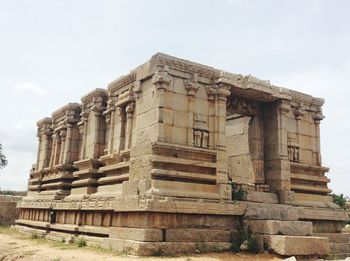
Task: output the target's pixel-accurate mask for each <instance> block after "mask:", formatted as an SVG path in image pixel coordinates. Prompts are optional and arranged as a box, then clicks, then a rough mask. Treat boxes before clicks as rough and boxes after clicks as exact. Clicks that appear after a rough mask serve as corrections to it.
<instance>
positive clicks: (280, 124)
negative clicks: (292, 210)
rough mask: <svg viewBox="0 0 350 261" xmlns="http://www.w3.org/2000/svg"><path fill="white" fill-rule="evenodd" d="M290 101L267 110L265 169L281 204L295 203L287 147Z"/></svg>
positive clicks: (275, 104) (271, 187)
mask: <svg viewBox="0 0 350 261" xmlns="http://www.w3.org/2000/svg"><path fill="white" fill-rule="evenodd" d="M290 110H291V106H290V104H289V101H287V100H279V101H277V102H275V103H274V104H270V105H269V106H268V108H266V113H265V114H266V117H265V122H264V123H265V126H264V129H265V130H266V135H265V141H266V143H265V146H266V147H265V152H266V154H265V166H266V167H265V169H266V182H267V184H268V185H269V186H270V189H271V190H272V191H276V192H278V193H279V199H280V203H283V204H289V203H292V201H293V193H292V192H291V191H290V190H291V183H290V165H289V159H288V145H287V140H288V139H287V114H288V112H289V111H290Z"/></svg>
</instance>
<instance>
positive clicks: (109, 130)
mask: <svg viewBox="0 0 350 261" xmlns="http://www.w3.org/2000/svg"><path fill="white" fill-rule="evenodd" d="M103 115H104V117H105V122H106V148H105V154H112V153H113V149H114V125H115V116H116V114H115V102H114V100H113V98H112V97H109V99H108V102H107V110H106V111H105V112H104V113H103Z"/></svg>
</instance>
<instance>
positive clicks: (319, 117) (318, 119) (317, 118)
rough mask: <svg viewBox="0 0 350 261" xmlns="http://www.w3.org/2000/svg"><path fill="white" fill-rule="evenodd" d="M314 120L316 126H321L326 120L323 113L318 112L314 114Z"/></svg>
mask: <svg viewBox="0 0 350 261" xmlns="http://www.w3.org/2000/svg"><path fill="white" fill-rule="evenodd" d="M313 118H314V121H315V123H316V124H320V122H321V121H322V120H323V119H324V118H325V117H324V115H323V113H322V111H318V112H315V113H313Z"/></svg>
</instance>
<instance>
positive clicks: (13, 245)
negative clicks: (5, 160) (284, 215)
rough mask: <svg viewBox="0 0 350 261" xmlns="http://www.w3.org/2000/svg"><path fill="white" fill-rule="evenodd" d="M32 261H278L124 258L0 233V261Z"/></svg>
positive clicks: (266, 260) (270, 259) (224, 256)
mask: <svg viewBox="0 0 350 261" xmlns="http://www.w3.org/2000/svg"><path fill="white" fill-rule="evenodd" d="M5 260H6V261H10V260H11V261H12V260H33V261H34V260H35V261H44V260H45V261H46V260H50V261H59V260H61V261H70V260H84V261H90V260H91V261H99V260H115V261H124V260H125V261H138V260H146V261H162V260H166V261H240V260H242V261H253V260H262V261H277V260H281V259H280V258H278V257H274V256H272V255H267V254H259V255H243V254H233V253H215V254H194V255H188V256H180V257H133V256H123V255H118V254H116V253H113V252H111V251H106V250H102V249H97V248H96V249H95V248H88V247H83V248H78V247H77V246H76V245H73V244H70V245H66V244H63V243H58V242H51V241H49V240H46V239H31V238H28V237H25V236H23V235H22V234H19V233H18V232H15V231H13V230H11V229H8V228H7V229H4V228H2V229H0V261H5Z"/></svg>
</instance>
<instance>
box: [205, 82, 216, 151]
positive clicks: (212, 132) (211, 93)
mask: <svg viewBox="0 0 350 261" xmlns="http://www.w3.org/2000/svg"><path fill="white" fill-rule="evenodd" d="M216 90H217V86H216V85H213V86H210V87H207V95H208V102H209V108H208V113H209V120H208V127H209V145H208V147H209V149H213V148H214V147H215V144H216V133H217V128H216V127H217V124H216V102H215V101H216Z"/></svg>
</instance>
